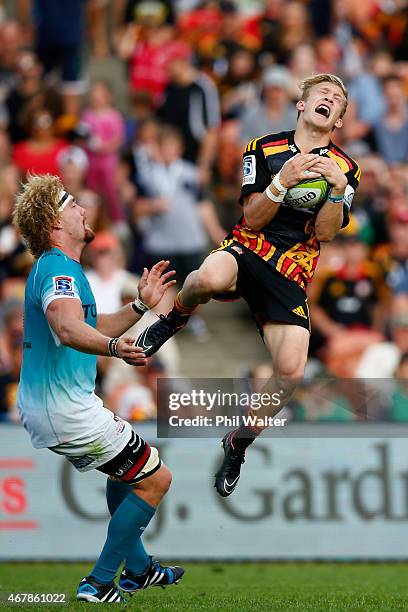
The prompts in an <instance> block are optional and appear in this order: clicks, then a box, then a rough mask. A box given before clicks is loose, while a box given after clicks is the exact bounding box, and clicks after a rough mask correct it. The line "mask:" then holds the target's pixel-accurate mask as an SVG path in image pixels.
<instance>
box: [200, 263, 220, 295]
mask: <svg viewBox="0 0 408 612" xmlns="http://www.w3.org/2000/svg"><path fill="white" fill-rule="evenodd" d="M195 282H196V285H197V288H198V290H199V291H200V292H201V293H207V294H208V293H217V291H222V290H224V289H225V280H224V281H223V279H222V277H220V275H219V274H217V272H216V270H214V269H209V268H208V267H203V268H200V269H199V270H197V276H196V278H195Z"/></svg>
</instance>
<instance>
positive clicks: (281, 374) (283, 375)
mask: <svg viewBox="0 0 408 612" xmlns="http://www.w3.org/2000/svg"><path fill="white" fill-rule="evenodd" d="M273 369H274V372H275V375H276V377H277V378H279V380H281V381H282V382H285V381H286V382H287V384H288V385H296V383H298V382H300V381H301V380H302V379H303V376H304V373H305V363H304V361H303V360H302V361H299V360H298V359H294V360H287V361H283V362H281V363H278V364H274V367H273Z"/></svg>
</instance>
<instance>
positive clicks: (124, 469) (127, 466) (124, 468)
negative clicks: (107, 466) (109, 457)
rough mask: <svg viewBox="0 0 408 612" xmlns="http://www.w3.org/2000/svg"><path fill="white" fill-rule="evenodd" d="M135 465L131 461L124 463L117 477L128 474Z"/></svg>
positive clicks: (116, 473)
mask: <svg viewBox="0 0 408 612" xmlns="http://www.w3.org/2000/svg"><path fill="white" fill-rule="evenodd" d="M132 465H133V461H132V460H131V459H128V460H127V461H126V463H124V464H123V465H121V466H120V468H118V469H117V470H116V472H115V475H116V476H123V475H124V474H126V472H128V471H129V470H130V468H131V467H132Z"/></svg>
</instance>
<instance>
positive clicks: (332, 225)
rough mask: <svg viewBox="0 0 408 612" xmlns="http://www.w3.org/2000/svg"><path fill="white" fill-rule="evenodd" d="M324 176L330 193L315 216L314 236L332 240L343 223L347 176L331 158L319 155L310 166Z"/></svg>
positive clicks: (319, 238) (322, 239) (326, 240)
mask: <svg viewBox="0 0 408 612" xmlns="http://www.w3.org/2000/svg"><path fill="white" fill-rule="evenodd" d="M311 169H312V170H313V171H315V172H319V173H320V174H321V175H323V176H325V177H326V180H327V182H328V183H329V184H330V185H331V189H330V195H329V197H328V199H327V201H326V202H325V203H324V204H323V206H322V208H321V209H320V210H319V212H318V213H317V216H316V223H315V232H316V238H317V239H318V240H320V241H322V242H328V241H329V240H333V238H334V237H335V236H336V234H337V232H338V231H339V230H340V228H341V226H342V223H343V203H344V192H345V189H346V187H347V177H346V175H345V174H344V173H343V172H342V170H341V169H340V168H339V166H338V165H337V164H336V162H335V161H334V160H333V159H330V158H328V157H319V159H318V160H317V161H316V163H315V164H314V166H313V167H312V168H311Z"/></svg>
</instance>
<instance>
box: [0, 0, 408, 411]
mask: <svg viewBox="0 0 408 612" xmlns="http://www.w3.org/2000/svg"><path fill="white" fill-rule="evenodd" d="M112 58H113V59H114V61H115V62H116V63H114V64H112V62H111V61H110V60H112ZM96 60H97V61H98V62H99V64H100V65H103V62H106V66H109V67H110V68H109V69H108V68H107V69H106V71H105V72H104V73H103V79H100V78H99V77H98V78H97V79H92V78H91V77H92V75H91V76H90V74H89V70H88V68H89V66H90V65H91V64H92V61H96ZM112 65H113V66H118V67H120V68H123V69H124V70H123V74H125V75H126V77H125V78H126V79H127V83H126V91H127V95H126V100H125V103H123V100H122V101H120V103H119V101H118V100H117V99H116V97H115V87H114V86H113V81H115V82H116V81H117V79H118V78H120V77H119V76H118V74H115V75H112V74H111V72H110V71H111V67H112ZM99 72H101V71H99ZM102 72H103V71H102ZM315 72H331V73H336V74H338V75H339V76H341V77H342V78H343V79H344V81H345V83H346V84H347V86H348V88H349V92H350V102H349V109H348V112H347V114H346V116H345V121H344V127H343V129H342V130H340V131H336V132H335V133H334V134H333V140H334V141H335V142H336V143H337V144H338V145H339V146H341V147H342V148H344V149H345V150H346V151H347V152H348V153H349V154H350V155H351V156H352V157H354V158H355V159H356V160H357V161H358V163H359V164H360V166H361V170H362V178H361V184H360V187H359V189H358V191H357V194H356V196H355V199H354V201H353V208H352V210H353V215H352V219H351V223H350V225H349V226H348V227H347V228H345V229H344V230H343V231H342V232H341V233H340V234H339V236H338V238H336V239H335V240H334V241H333V242H332V243H330V244H325V245H324V246H323V248H322V254H321V260H320V262H319V266H318V270H317V274H316V277H315V281H314V282H313V283H312V285H311V286H310V290H309V302H310V306H311V315H312V323H313V333H312V338H311V349H310V357H311V359H310V364H309V369H308V373H307V376H309V377H310V379H311V380H313V377H315V376H321V375H322V372H323V373H324V376H335V377H338V378H346V379H347V378H354V377H361V378H365V379H392V378H394V381H395V383H394V386H393V388H392V391H391V392H390V393H388V396H387V397H388V399H387V401H389V406H388V408H384V407H382V408H381V409H379V410H378V411H377V413H378V414H380V415H381V417H382V418H386V419H387V418H390V419H393V420H399V421H404V420H408V391H407V383H406V381H405V382H404V380H403V379H406V378H407V367H408V365H407V364H408V104H407V99H408V2H407V0H360V1H359V2H353V1H352V0H331V1H330V0H264V1H259V2H257V1H256V0H252V1H251V0H241V1H239V0H235V1H233V0H218V1H216V0H206V1H205V0H204V1H201V2H200V1H199V0H178V1H177V0H175V1H171V0H149V1H147V0H70V1H69V2H64V3H60V2H55V0H31V1H30V0H16V1H15V2H8V1H7V0H4V1H3V2H0V420H8V419H11V420H13V419H16V418H17V411H16V405H15V403H16V386H17V383H18V375H19V366H20V363H21V350H22V303H23V296H24V280H25V278H26V276H27V274H28V272H29V270H30V267H31V265H32V258H31V256H30V255H29V253H28V252H27V250H26V248H25V245H24V243H23V242H22V240H21V238H20V236H19V235H18V233H17V232H16V230H15V229H14V227H13V225H12V221H11V216H12V209H13V201H14V196H15V194H16V192H17V191H18V189H19V183H20V181H21V180H24V177H25V176H26V174H27V173H28V172H35V173H45V172H50V173H53V174H59V175H60V176H61V178H62V179H63V181H64V184H65V186H66V188H67V189H68V190H69V191H70V192H72V193H74V194H75V196H76V198H77V200H78V202H79V203H80V204H81V205H82V206H84V207H85V208H86V210H87V217H88V220H89V222H90V224H91V225H92V226H93V227H94V228H95V229H96V230H97V236H96V239H95V241H94V243H93V244H92V245H90V246H89V247H88V248H87V250H86V251H85V253H84V262H83V263H84V265H85V266H86V268H87V270H88V273H89V278H90V282H91V285H92V287H93V290H94V293H95V297H96V301H97V306H98V309H99V310H100V311H106V312H109V311H111V310H114V309H115V308H117V307H118V306H119V305H120V304H122V303H124V301H126V300H127V301H129V300H130V299H132V298H133V297H134V296H135V293H136V287H137V275H138V274H139V273H140V271H141V270H142V268H143V266H145V265H151V264H152V263H153V262H154V261H156V260H157V259H159V258H163V257H164V258H168V259H170V260H171V262H172V264H173V265H174V267H175V269H176V270H177V280H178V282H179V283H182V282H183V280H184V278H185V277H186V275H187V274H188V273H189V272H190V271H191V270H192V269H195V268H196V267H197V266H198V265H199V263H200V261H201V260H202V258H203V257H204V255H205V253H206V252H208V250H209V249H210V248H211V247H212V246H213V245H216V244H218V243H219V242H220V241H221V240H222V239H223V237H224V235H225V230H224V228H229V226H230V225H231V224H232V223H233V222H234V221H235V220H236V218H237V216H238V215H239V206H238V204H237V201H238V195H239V191H240V183H241V172H242V169H241V159H242V151H243V148H244V146H245V144H246V143H247V141H248V140H250V139H253V138H256V137H258V136H261V135H263V134H265V133H273V132H278V131H282V130H288V129H294V127H295V124H296V110H295V106H294V102H295V101H296V100H297V99H298V95H299V82H300V81H301V80H302V78H304V77H306V76H308V75H310V74H312V73H315ZM113 77H114V79H113ZM172 297H173V296H171V295H168V296H166V299H167V303H166V304H161V305H160V306H159V310H163V309H164V308H166V307H167V306H168V305H169V304H170V303H171V300H172ZM145 318H146V321H145V320H144V319H145ZM145 318H144V319H143V322H142V323H141V324H143V325H146V324H147V323H148V321H147V319H148V317H145ZM138 329H140V324H139V328H138ZM191 329H192V331H193V333H195V334H196V335H197V337H200V336H203V335H205V333H206V330H205V324H204V322H203V320H202V319H201V318H200V315H197V316H196V317H193V320H192V326H191ZM254 333H255V332H254ZM111 362H112V360H109V361H108V360H106V359H101V360H100V366H99V386H100V390H101V392H102V393H103V394H104V397H105V398H106V400H107V402H108V403H109V404H110V405H111V407H112V408H113V409H115V410H117V411H118V412H119V413H121V414H123V416H125V417H127V418H130V417H132V418H137V419H143V418H151V417H152V416H154V415H155V405H154V396H155V395H154V389H155V381H156V378H157V376H166V375H176V374H179V365H178V364H179V355H178V350H177V344H176V342H175V341H172V342H169V343H168V344H167V345H166V346H165V347H164V348H163V349H162V350H161V352H160V353H159V354H158V355H157V357H156V358H155V359H154V360H151V363H150V365H149V366H148V367H147V368H144V369H142V368H139V369H135V368H130V367H129V366H127V365H126V364H124V363H123V364H122V363H119V360H117V361H116V362H115V363H114V364H112V363H111ZM316 373H317V374H316ZM198 374H199V371H198ZM400 379H401V380H400ZM390 398H391V399H390ZM343 400H344V401H343V405H342V406H340V404H341V402H340V404H339V402H338V401H337V402H331V404H330V402H328V403H327V402H326V404H325V406H324V407H323V404H322V407H321V410H320V408H319V407H316V406H314V407H312V406H309V407H308V405H307V404H308V402H307V401H306V400H304V401H303V400H299V402H298V407H297V409H296V410H294V414H295V417H294V418H299V419H303V418H311V419H317V420H327V419H330V418H334V419H335V418H340V420H347V419H345V418H344V419H343V418H342V417H341V414H348V415H351V418H361V415H360V416H359V415H357V416H356V414H355V413H354V412H353V408H352V403H353V398H351V399H350V398H347V397H345V398H344V397H343ZM309 403H310V402H309ZM329 405H332V406H333V407H334V408H333V409H332V412H330V410H331V409H330V407H328V406H329ZM350 405H351V409H349V408H350ZM336 406H337V408H336ZM339 406H340V408H339ZM319 410H320V413H319Z"/></svg>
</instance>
